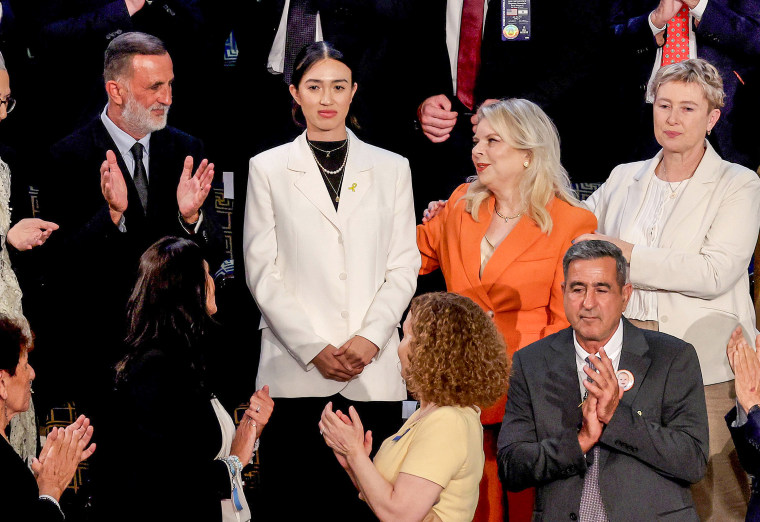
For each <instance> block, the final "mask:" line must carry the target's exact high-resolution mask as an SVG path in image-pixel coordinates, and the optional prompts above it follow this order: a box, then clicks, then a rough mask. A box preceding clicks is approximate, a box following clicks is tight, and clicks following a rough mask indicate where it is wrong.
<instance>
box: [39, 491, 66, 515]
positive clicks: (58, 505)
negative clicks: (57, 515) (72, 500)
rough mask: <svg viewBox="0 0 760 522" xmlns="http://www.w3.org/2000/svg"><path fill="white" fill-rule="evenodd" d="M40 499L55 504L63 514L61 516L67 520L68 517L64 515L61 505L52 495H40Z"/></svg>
mask: <svg viewBox="0 0 760 522" xmlns="http://www.w3.org/2000/svg"><path fill="white" fill-rule="evenodd" d="M39 498H40V500H47V501H48V502H52V503H53V504H55V507H57V508H58V511H60V512H61V516H62V517H63V519H64V520H66V515H64V514H63V510H62V509H61V505H60V504H59V503H58V501H57V500H56V499H54V498H53V497H51V496H50V495H40V497H39Z"/></svg>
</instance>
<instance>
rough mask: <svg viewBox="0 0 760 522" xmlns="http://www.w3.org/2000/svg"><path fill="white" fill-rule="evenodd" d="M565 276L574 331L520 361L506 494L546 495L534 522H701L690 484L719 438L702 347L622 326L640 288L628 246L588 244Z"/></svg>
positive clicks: (503, 443) (506, 445)
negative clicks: (632, 276)
mask: <svg viewBox="0 0 760 522" xmlns="http://www.w3.org/2000/svg"><path fill="white" fill-rule="evenodd" d="M563 269H564V276H565V282H564V283H563V287H562V289H563V292H564V305H565V314H566V315H567V319H568V321H570V325H571V328H567V329H565V330H562V331H560V332H558V333H556V334H554V335H551V336H549V337H547V338H545V339H542V340H541V341H538V342H536V343H533V344H532V345H530V346H527V347H525V348H523V349H522V350H520V351H518V352H516V353H515V355H514V358H513V361H512V372H513V373H512V378H511V381H510V386H509V398H508V400H507V406H506V412H505V414H504V422H503V424H502V428H501V433H500V434H499V443H498V447H499V453H498V458H499V469H500V473H501V479H502V482H503V484H504V486H505V488H506V489H508V490H510V491H519V490H522V489H525V488H527V487H531V486H534V487H536V504H535V508H534V509H535V512H534V520H552V521H553V520H568V519H569V520H583V521H585V520H589V521H597V520H599V521H602V520H604V521H606V520H609V521H612V522H614V521H618V520H620V521H626V522H627V521H637V520H641V521H651V520H660V519H662V517H667V520H679V521H680V520H684V521H686V520H694V521H698V520H699V519H698V517H697V514H696V511H695V510H694V506H693V503H692V499H691V493H690V492H689V487H688V485H689V483H694V482H697V481H698V480H700V479H701V478H702V475H703V474H704V472H705V468H706V465H707V454H708V451H707V439H708V430H707V411H706V408H705V396H704V392H703V387H702V377H701V372H700V368H699V361H698V359H697V355H696V352H695V351H694V348H693V347H692V346H691V345H690V344H687V343H685V342H683V341H681V340H679V339H676V338H675V337H671V336H669V335H666V334H662V333H659V332H652V331H648V330H640V329H638V328H636V327H635V326H633V325H631V324H630V323H629V322H628V321H627V320H626V319H624V318H623V317H622V314H623V311H624V310H625V307H626V305H627V304H628V300H629V299H630V296H631V290H632V287H631V284H630V283H627V282H626V281H627V275H628V274H627V271H628V267H627V265H626V261H625V258H624V257H623V255H622V252H621V251H620V249H618V248H617V247H616V246H614V245H612V244H611V243H608V242H606V241H584V242H580V243H577V244H575V245H573V246H572V247H570V249H568V251H567V253H566V254H565V257H564V260H563ZM618 378H619V379H618Z"/></svg>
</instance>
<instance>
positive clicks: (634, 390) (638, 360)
mask: <svg viewBox="0 0 760 522" xmlns="http://www.w3.org/2000/svg"><path fill="white" fill-rule="evenodd" d="M648 351H649V345H647V341H646V339H644V336H643V335H642V333H641V331H640V330H639V329H638V328H636V327H635V326H633V325H632V324H631V323H630V322H628V320H627V319H625V318H623V351H622V352H621V354H620V363H619V364H618V370H628V371H629V372H631V374H633V386H632V387H631V389H630V390H628V391H626V392H624V393H623V398H622V399H620V403H621V404H624V405H626V406H628V407H629V408H630V407H631V406H632V405H633V402H634V400H635V399H636V395H638V393H639V390H640V389H641V383H642V382H644V379H645V378H646V374H647V371H648V370H649V365H650V364H651V363H652V360H651V359H650V358H649V356H648V355H647V352H648ZM603 449H604V448H603ZM608 456H609V451H602V452H601V453H600V462H599V464H600V466H601V467H602V468H603V467H604V463H605V462H606V461H607V457H608ZM600 469H601V468H600Z"/></svg>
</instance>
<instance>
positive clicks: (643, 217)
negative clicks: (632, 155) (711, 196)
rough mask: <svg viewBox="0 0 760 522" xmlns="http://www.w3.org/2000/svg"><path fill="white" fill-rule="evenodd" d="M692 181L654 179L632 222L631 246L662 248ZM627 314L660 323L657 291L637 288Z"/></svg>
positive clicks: (634, 317)
mask: <svg viewBox="0 0 760 522" xmlns="http://www.w3.org/2000/svg"><path fill="white" fill-rule="evenodd" d="M690 179H691V178H689V179H685V180H683V181H678V182H669V181H663V180H661V179H660V178H658V177H657V176H656V175H655V176H652V180H651V181H650V182H649V186H648V187H647V193H646V197H645V198H644V204H643V205H642V206H641V209H640V210H639V213H638V215H637V216H636V219H635V220H634V222H633V230H632V231H631V236H630V238H629V242H630V243H633V244H634V245H646V246H649V247H658V246H660V233H661V232H662V229H663V228H664V227H665V223H667V221H668V218H669V217H670V214H671V213H672V212H673V208H674V207H675V203H676V201H678V197H679V196H680V195H681V194H682V193H683V191H684V190H685V189H686V185H688V183H689V181H690ZM624 315H625V316H626V317H627V318H628V319H637V320H639V321H657V292H656V291H654V290H644V289H642V288H636V287H635V286H634V288H633V294H631V300H630V301H628V307H627V308H626V309H625V314H624Z"/></svg>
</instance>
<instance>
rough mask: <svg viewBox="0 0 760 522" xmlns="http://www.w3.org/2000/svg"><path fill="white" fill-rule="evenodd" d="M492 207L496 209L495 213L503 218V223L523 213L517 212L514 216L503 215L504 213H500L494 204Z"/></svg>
mask: <svg viewBox="0 0 760 522" xmlns="http://www.w3.org/2000/svg"><path fill="white" fill-rule="evenodd" d="M493 209H494V210H495V211H496V215H497V216H499V217H500V218H501V219H503V220H504V223H509V220H510V219H517V218H519V217H520V216H522V215H523V213H522V212H520V213H519V214H515V215H514V216H505V215H504V214H502V213H501V212H499V209H498V208H496V205H494V206H493Z"/></svg>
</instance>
